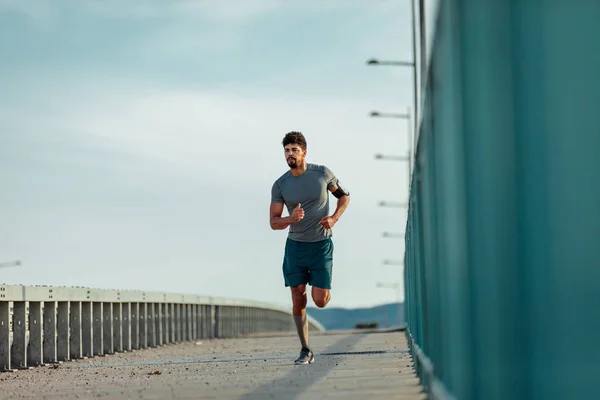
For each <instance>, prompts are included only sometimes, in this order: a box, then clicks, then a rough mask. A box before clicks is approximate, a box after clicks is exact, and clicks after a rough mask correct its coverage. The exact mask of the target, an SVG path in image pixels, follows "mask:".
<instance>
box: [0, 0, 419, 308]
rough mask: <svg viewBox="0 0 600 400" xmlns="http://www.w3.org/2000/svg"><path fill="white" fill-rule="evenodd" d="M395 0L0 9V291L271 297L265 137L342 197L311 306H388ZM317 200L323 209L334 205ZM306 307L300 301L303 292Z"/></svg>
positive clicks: (397, 197)
mask: <svg viewBox="0 0 600 400" xmlns="http://www.w3.org/2000/svg"><path fill="white" fill-rule="evenodd" d="M410 32H411V28H410V1H408V0H407V1H401V0H388V1H386V0H369V1H365V0H356V1H354V0H319V1H317V0H285V1H284V0H282V1H277V0H265V1H252V0H219V1H217V0H214V1H213V0H197V1H193V0H180V1H176V0H173V1H166V0H161V1H141V0H136V1H125V0H119V1H116V0H115V1H111V0H104V1H101V0H96V1H82V0H71V1H63V0H48V1H34V0H28V1H24V0H14V1H11V0H8V1H7V0H0V54H1V55H2V56H1V59H2V61H1V62H0V182H1V183H2V189H1V191H0V193H1V194H0V261H9V260H14V259H20V260H22V262H23V265H22V266H20V267H17V268H6V269H2V270H0V282H4V283H11V284H28V285H38V284H39V285H65V286H88V287H98V288H120V289H143V290H157V291H170V292H182V293H194V294H201V295H215V296H228V297H236V298H247V299H253V300H261V301H267V302H272V303H277V304H280V305H290V304H291V301H290V296H289V289H287V288H285V287H284V286H283V277H282V273H281V261H282V257H283V246H284V242H285V237H286V234H287V231H272V230H271V229H270V227H269V222H268V211H269V202H270V191H271V185H272V184H273V182H274V181H275V180H276V179H277V178H278V177H279V176H280V175H281V174H283V173H284V172H285V171H286V168H287V166H286V163H285V159H284V155H283V149H282V145H281V140H282V138H283V136H284V134H285V133H286V132H288V131H291V130H299V131H302V132H303V133H304V134H305V135H306V138H307V140H308V161H309V162H314V163H319V164H324V165H326V166H328V167H329V168H330V169H331V170H332V171H333V172H334V173H335V174H336V175H337V176H338V178H339V179H340V180H341V182H343V183H344V184H345V186H346V187H347V189H348V190H349V191H350V192H351V194H352V200H351V203H350V206H349V208H348V209H347V211H346V213H345V214H344V216H343V217H342V219H341V220H340V221H339V223H338V224H337V225H336V226H335V227H334V242H335V256H334V257H335V258H334V281H333V291H332V301H331V303H330V306H331V307H333V306H340V307H354V306H368V305H375V304H380V303H385V302H391V301H394V300H395V296H396V293H395V291H394V290H393V289H384V288H377V287H376V285H377V282H386V283H397V282H401V277H402V269H401V268H400V267H399V266H390V265H384V264H382V261H383V260H384V259H392V260H401V259H402V258H403V253H404V245H403V240H402V239H389V238H383V237H382V232H384V231H390V232H403V230H404V225H405V221H406V211H405V210H403V209H396V208H385V207H379V206H378V202H379V201H380V200H387V201H405V200H406V198H407V175H408V173H407V165H406V163H403V162H397V161H396V162H394V161H377V160H375V159H374V154H375V153H377V152H384V153H386V154H397V155H404V154H406V151H407V143H408V142H407V130H406V123H405V121H403V120H394V119H372V118H369V117H368V113H369V112H370V111H371V110H375V109H377V110H380V111H384V112H405V111H406V107H407V106H411V104H412V92H411V90H412V80H411V79H412V74H411V70H410V69H409V68H404V67H368V66H366V65H365V61H366V60H367V59H368V58H370V57H373V56H375V57H380V58H383V59H393V60H411V59H412V47H411V36H410ZM335 202H336V200H335V198H334V197H331V212H332V213H333V210H334V209H335ZM309 304H312V301H311V302H310V303H309Z"/></svg>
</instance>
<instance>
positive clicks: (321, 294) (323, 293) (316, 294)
mask: <svg viewBox="0 0 600 400" xmlns="http://www.w3.org/2000/svg"><path fill="white" fill-rule="evenodd" d="M312 298H313V301H314V302H315V305H316V306H317V307H319V308H324V307H325V306H326V305H327V303H329V300H331V290H329V289H321V288H318V287H314V286H313V288H312Z"/></svg>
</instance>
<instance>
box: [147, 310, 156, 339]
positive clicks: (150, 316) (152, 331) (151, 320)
mask: <svg viewBox="0 0 600 400" xmlns="http://www.w3.org/2000/svg"><path fill="white" fill-rule="evenodd" d="M155 320H156V316H155V315H154V304H153V303H146V335H148V347H156V323H155Z"/></svg>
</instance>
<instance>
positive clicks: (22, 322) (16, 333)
mask: <svg viewBox="0 0 600 400" xmlns="http://www.w3.org/2000/svg"><path fill="white" fill-rule="evenodd" d="M13 304H14V305H13V343H12V353H11V365H12V367H11V368H13V369H22V368H26V367H27V323H26V313H27V310H26V308H25V302H24V301H15V302H14V303H13Z"/></svg>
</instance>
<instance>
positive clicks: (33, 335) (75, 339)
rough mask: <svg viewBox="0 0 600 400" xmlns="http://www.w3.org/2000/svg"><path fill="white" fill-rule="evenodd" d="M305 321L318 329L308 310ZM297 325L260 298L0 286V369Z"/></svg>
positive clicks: (287, 313) (290, 328) (283, 311)
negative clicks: (308, 315) (249, 299)
mask: <svg viewBox="0 0 600 400" xmlns="http://www.w3.org/2000/svg"><path fill="white" fill-rule="evenodd" d="M309 326H310V329H312V330H317V331H323V330H324V328H323V327H322V326H321V325H320V324H319V323H318V322H317V321H315V320H314V319H312V318H310V317H309ZM295 329H296V328H295V325H294V321H293V319H292V318H291V312H290V311H289V310H287V309H284V308H282V307H278V306H275V305H272V304H268V303H262V302H254V301H244V300H235V299H227V298H217V297H206V296H196V295H188V294H177V293H163V292H144V291H133V290H105V289H90V288H81V287H53V286H20V285H0V371H10V370H14V369H23V368H28V367H33V366H39V365H43V364H51V363H58V362H61V361H68V360H73V359H80V358H84V357H94V356H97V355H105V354H113V353H115V352H123V351H129V350H133V349H145V348H149V347H157V346H163V345H167V344H173V343H180V342H184V341H191V340H197V339H213V338H230V337H236V336H242V335H245V334H249V333H259V332H288V331H295Z"/></svg>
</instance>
